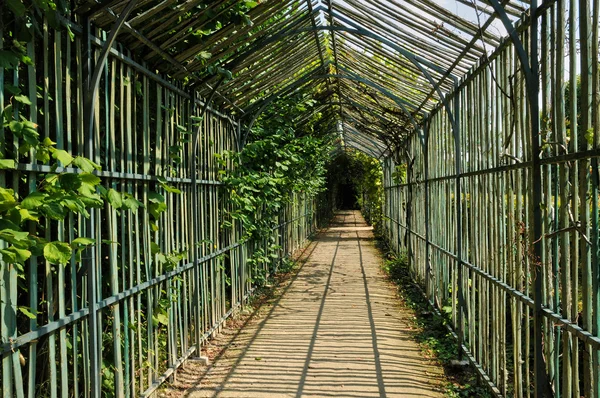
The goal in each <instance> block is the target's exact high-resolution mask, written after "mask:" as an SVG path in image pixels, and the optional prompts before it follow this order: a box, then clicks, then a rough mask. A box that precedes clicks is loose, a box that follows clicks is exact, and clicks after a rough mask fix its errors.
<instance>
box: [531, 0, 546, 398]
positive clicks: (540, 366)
mask: <svg viewBox="0 0 600 398" xmlns="http://www.w3.org/2000/svg"><path fill="white" fill-rule="evenodd" d="M537 8H538V1H537V0H532V1H531V5H530V8H529V12H530V15H531V28H530V49H529V63H530V68H529V71H528V72H529V79H527V92H528V100H529V109H530V111H529V113H530V118H531V162H532V170H531V178H532V187H533V193H532V205H533V237H534V239H535V240H534V243H533V245H534V246H533V255H534V257H533V260H532V261H533V266H534V270H533V273H534V275H533V277H534V282H533V284H534V296H533V299H534V312H533V332H534V367H535V396H536V397H543V396H546V395H547V393H550V394H551V391H549V385H548V380H547V374H546V363H545V361H544V325H543V320H544V317H543V314H542V301H543V300H544V297H543V291H542V283H543V275H542V272H541V271H542V264H541V262H540V259H541V258H542V251H543V246H542V232H543V231H542V167H541V163H540V156H539V155H540V119H539V114H540V112H539V110H540V104H539V96H538V93H539V85H540V83H539V79H538V76H537V73H538V63H539V61H538V36H539V33H538V24H539V23H538V18H537V16H536V14H537Z"/></svg>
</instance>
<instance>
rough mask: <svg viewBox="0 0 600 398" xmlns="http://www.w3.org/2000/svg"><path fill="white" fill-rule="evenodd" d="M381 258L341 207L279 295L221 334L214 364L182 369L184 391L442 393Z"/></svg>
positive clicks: (437, 371) (366, 231) (355, 218)
mask: <svg viewBox="0 0 600 398" xmlns="http://www.w3.org/2000/svg"><path fill="white" fill-rule="evenodd" d="M381 262H382V258H381V255H380V253H379V252H378V250H377V249H376V248H375V246H374V242H373V233H372V231H371V228H370V227H368V226H367V225H366V223H365V221H364V219H363V218H362V216H361V215H360V213H359V212H357V211H345V212H339V213H338V214H337V216H336V218H335V219H334V222H333V223H332V224H331V226H330V227H329V228H328V229H327V230H326V231H324V232H321V233H320V234H319V235H318V236H317V238H316V240H315V241H313V242H312V243H311V245H310V246H309V247H308V248H307V250H306V254H305V257H304V259H303V261H302V265H301V268H300V270H299V271H298V273H297V274H295V275H294V276H293V277H292V279H291V281H290V282H289V283H287V284H286V285H284V286H283V287H282V290H283V291H282V293H281V296H279V297H278V298H277V299H276V300H275V301H274V302H273V303H272V304H271V305H267V306H266V308H262V309H261V310H260V311H259V314H258V315H256V316H255V317H253V319H252V320H251V321H250V322H247V323H246V325H244V327H243V328H242V329H241V330H240V331H237V330H229V331H226V332H225V333H224V334H223V335H221V336H220V337H218V338H217V339H216V341H215V342H214V343H213V344H217V345H219V344H220V345H221V348H223V352H222V353H221V355H219V357H218V358H217V359H216V360H215V362H214V363H212V364H211V366H210V367H208V368H204V369H199V370H198V369H195V370H194V371H193V372H190V369H189V368H188V370H187V372H184V373H183V375H181V376H179V377H184V378H187V379H188V383H189V382H191V383H193V384H194V386H193V387H192V388H190V389H188V390H187V391H186V392H185V396H188V397H357V398H358V397H360V398H366V397H438V396H442V394H441V392H440V383H441V380H442V378H443V376H442V370H441V368H439V367H437V366H436V365H434V364H433V363H431V361H428V360H426V359H424V358H423V356H422V355H421V352H420V350H419V347H418V345H417V343H416V342H415V341H414V339H413V333H414V332H412V331H411V326H410V325H411V322H410V318H411V317H412V316H413V315H412V313H411V312H410V311H409V310H407V309H406V308H404V307H402V306H401V305H400V303H399V300H398V298H397V296H396V293H395V288H394V286H393V285H391V284H390V283H389V282H388V281H387V280H386V277H385V275H384V274H383V273H382V271H381ZM209 348H210V347H209ZM190 373H195V374H190ZM194 378H196V379H197V380H189V379H194Z"/></svg>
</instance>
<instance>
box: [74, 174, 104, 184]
mask: <svg viewBox="0 0 600 398" xmlns="http://www.w3.org/2000/svg"><path fill="white" fill-rule="evenodd" d="M79 179H80V180H81V182H83V183H84V184H87V185H90V186H92V187H95V186H96V185H98V184H100V182H102V181H101V180H100V177H98V176H97V175H95V174H91V173H81V174H80V175H79Z"/></svg>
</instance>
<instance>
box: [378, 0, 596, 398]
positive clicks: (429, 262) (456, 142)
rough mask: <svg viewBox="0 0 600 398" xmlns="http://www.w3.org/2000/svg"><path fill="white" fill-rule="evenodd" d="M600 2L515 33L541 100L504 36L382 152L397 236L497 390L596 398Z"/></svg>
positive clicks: (569, 6) (552, 8)
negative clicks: (401, 148) (389, 151)
mask: <svg viewBox="0 0 600 398" xmlns="http://www.w3.org/2000/svg"><path fill="white" fill-rule="evenodd" d="M598 9H599V3H598V1H590V2H573V1H571V2H566V1H558V2H555V3H554V2H549V3H548V4H545V5H544V7H542V8H540V9H539V10H538V12H537V14H535V15H536V16H535V21H536V25H534V27H531V24H532V21H531V19H526V21H525V23H523V24H522V25H521V26H520V27H519V29H517V32H516V35H517V37H518V38H519V39H520V41H521V42H522V43H524V44H525V48H524V51H525V53H526V54H529V58H530V59H529V61H530V63H531V65H533V66H534V68H533V73H534V79H535V80H538V83H539V93H538V94H537V98H536V95H534V96H533V97H530V98H529V99H528V95H527V82H526V78H525V72H524V68H523V64H522V63H521V62H520V60H519V57H518V52H517V50H516V47H515V46H514V44H513V42H511V40H510V39H507V40H506V41H505V42H504V44H503V45H501V46H500V48H499V49H498V50H497V51H495V52H494V53H492V54H491V55H490V56H489V57H488V58H487V59H483V60H482V61H481V62H480V64H479V65H476V66H475V67H474V68H473V71H472V72H471V73H470V74H468V75H467V76H466V77H465V78H463V79H462V80H460V81H459V82H457V85H456V89H455V91H454V93H452V94H451V95H450V96H448V97H447V98H446V100H447V107H446V106H442V105H440V106H439V107H438V109H437V111H436V112H434V113H433V114H432V115H431V116H430V117H429V118H428V119H427V120H426V123H425V126H426V128H425V129H423V131H421V132H420V133H417V134H415V135H414V136H413V137H412V138H411V140H410V141H409V142H408V147H409V150H408V153H409V155H408V157H407V156H404V157H402V156H398V157H396V158H388V159H386V160H385V167H384V169H385V185H386V188H385V192H386V194H385V198H386V204H385V215H386V219H387V222H386V235H387V238H388V239H389V241H390V242H391V245H392V247H393V248H394V249H396V250H401V251H407V252H408V254H409V261H410V267H411V272H412V273H413V274H414V277H415V278H416V279H417V280H418V281H419V282H421V284H422V286H423V288H424V292H425V294H426V296H427V298H428V299H429V300H430V302H431V303H432V304H433V305H435V306H436V307H437V309H438V310H440V311H441V312H442V313H444V314H446V315H447V316H448V317H449V319H450V320H451V322H450V323H451V325H452V328H453V330H454V331H455V333H456V335H457V338H458V340H459V342H460V344H461V345H462V353H463V355H465V356H466V357H467V358H468V359H469V360H470V361H471V362H472V363H473V364H475V366H476V367H477V368H478V370H479V372H480V374H481V375H482V377H483V378H484V379H485V380H486V381H487V382H488V383H489V384H490V386H491V387H492V388H493V391H494V392H495V394H496V395H498V396H514V397H528V396H533V395H535V396H555V397H565V398H566V397H580V396H585V397H597V396H598V394H600V351H599V349H600V292H599V281H600V265H599V262H598V258H599V251H598V250H599V240H598V235H599V230H598V227H599V225H598V215H599V213H598V205H599V201H600V197H599V195H598V187H599V171H600V170H599V169H598V157H599V156H600V150H599V145H600V109H599V106H600V97H599V93H598V89H599V77H600V76H599V74H598V62H599V59H598ZM532 37H533V41H534V42H537V43H538V51H537V53H536V52H533V51H534V50H532V47H531V41H530V40H531V38H532ZM536 62H539V68H535V63H536ZM535 80H534V81H535ZM530 100H533V101H537V104H538V105H539V106H538V108H539V112H538V113H537V114H536V113H534V112H532V111H531V108H530V107H529V105H530V103H529V101H530ZM455 105H457V106H455ZM536 119H537V121H538V122H539V126H540V127H539V132H538V131H535V130H533V129H534V126H535V124H534V121H536ZM453 120H454V121H455V122H456V125H453ZM532 130H533V131H532ZM532 137H533V138H532ZM534 140H537V142H536V141H534ZM534 144H535V145H534ZM400 164H407V165H409V166H410V165H412V166H411V167H409V171H408V176H407V181H394V179H393V177H392V173H393V172H394V171H395V170H396V167H397V166H398V165H400ZM536 357H537V358H536Z"/></svg>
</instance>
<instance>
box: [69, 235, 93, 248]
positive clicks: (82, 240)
mask: <svg viewBox="0 0 600 398" xmlns="http://www.w3.org/2000/svg"><path fill="white" fill-rule="evenodd" d="M71 244H72V245H77V246H90V245H95V244H96V240H95V239H92V238H86V237H83V236H82V237H79V238H76V239H73V241H72V242H71Z"/></svg>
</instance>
